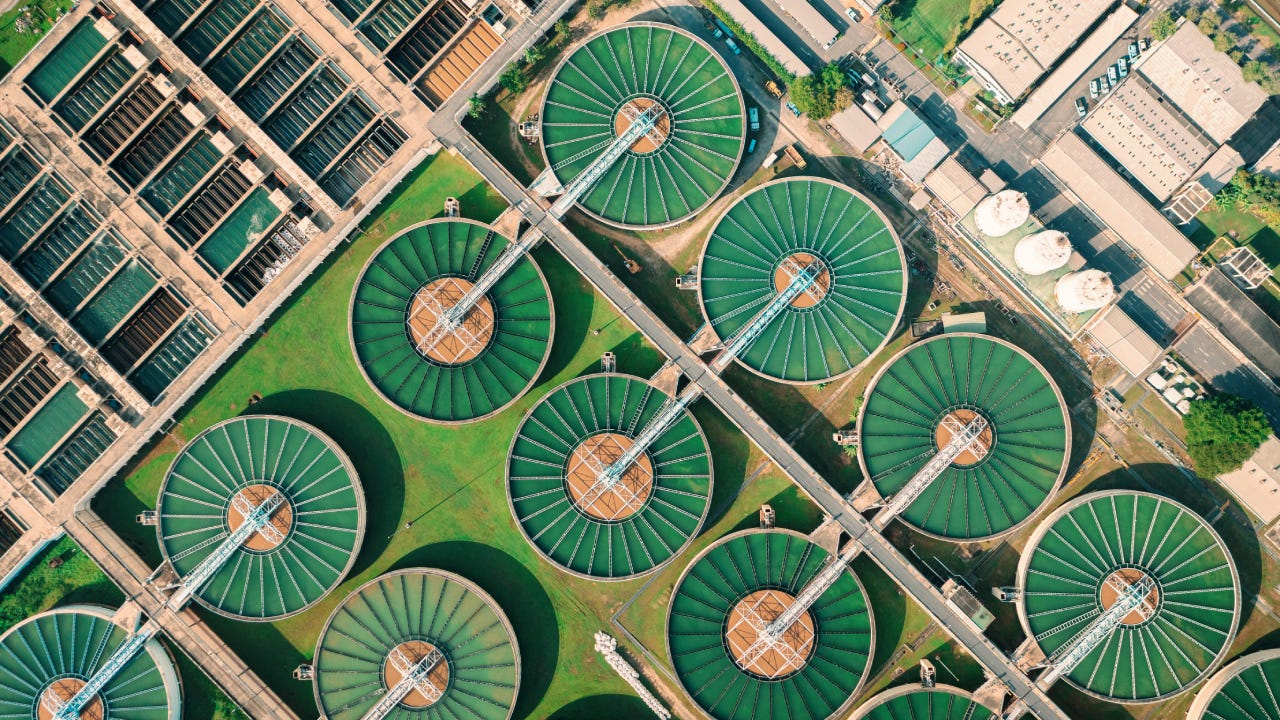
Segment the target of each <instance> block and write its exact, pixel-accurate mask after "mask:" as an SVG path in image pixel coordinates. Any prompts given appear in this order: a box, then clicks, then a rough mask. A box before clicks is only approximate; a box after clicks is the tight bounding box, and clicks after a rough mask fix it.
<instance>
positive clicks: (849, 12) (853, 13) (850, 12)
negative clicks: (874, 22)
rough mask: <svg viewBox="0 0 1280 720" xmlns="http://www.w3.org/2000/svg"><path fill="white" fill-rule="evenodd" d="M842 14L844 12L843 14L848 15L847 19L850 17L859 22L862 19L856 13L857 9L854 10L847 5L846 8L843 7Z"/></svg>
mask: <svg viewBox="0 0 1280 720" xmlns="http://www.w3.org/2000/svg"><path fill="white" fill-rule="evenodd" d="M844 14H845V15H848V16H849V19H850V20H852V21H854V22H861V21H862V16H861V15H858V11H857V10H854V9H853V8H851V7H847V8H845V9H844Z"/></svg>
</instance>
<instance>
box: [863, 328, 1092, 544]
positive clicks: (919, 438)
mask: <svg viewBox="0 0 1280 720" xmlns="http://www.w3.org/2000/svg"><path fill="white" fill-rule="evenodd" d="M865 397H866V400H865V401H864V402H863V404H862V408H861V410H860V412H859V415H858V441H859V453H858V462H859V464H860V466H861V468H862V475H863V477H865V478H868V482H869V483H870V484H871V485H872V486H873V487H874V491H875V492H876V493H877V494H878V495H879V496H880V497H882V498H886V499H888V498H895V497H898V496H899V495H900V494H901V493H904V492H907V493H910V492H912V491H910V490H907V488H908V487H909V486H911V485H912V484H913V483H916V482H918V480H917V478H919V477H920V476H921V473H922V472H924V471H925V470H926V468H932V467H934V466H935V465H936V464H937V463H936V461H935V458H938V457H940V456H942V452H941V451H942V449H943V448H945V447H947V446H948V444H949V443H951V442H952V440H953V438H957V437H960V436H964V434H965V429H966V428H967V426H969V425H970V424H971V423H973V422H974V421H975V420H977V419H978V418H981V419H982V420H983V421H985V422H983V423H982V425H983V427H982V428H981V429H980V430H979V431H978V432H977V433H976V436H975V437H974V439H973V441H972V442H970V443H969V444H968V445H967V446H966V449H965V450H963V451H962V452H960V453H959V454H957V455H956V456H955V457H954V458H950V461H949V462H948V463H947V465H946V466H945V467H941V468H939V469H938V470H937V473H936V477H933V476H932V475H930V477H929V478H928V484H927V486H926V487H922V488H920V489H919V491H918V492H915V493H914V495H915V496H914V497H913V498H911V499H910V502H909V503H907V504H906V506H905V507H903V508H901V509H900V510H899V511H898V513H897V515H898V517H900V518H901V519H902V520H903V521H904V522H906V523H907V524H909V525H910V526H911V527H913V528H916V529H918V530H920V531H922V532H925V533H928V534H930V535H933V536H936V537H940V538H943V539H948V540H965V541H969V540H981V539H987V538H990V537H994V536H998V535H1002V534H1004V533H1007V532H1010V531H1011V530H1013V529H1015V528H1017V527H1019V526H1020V525H1022V524H1023V523H1024V522H1026V521H1027V520H1029V519H1030V518H1031V517H1032V516H1034V515H1035V514H1036V512H1037V511H1038V510H1039V509H1040V507H1041V506H1043V505H1044V504H1045V503H1046V502H1048V500H1049V498H1051V497H1052V496H1053V493H1054V492H1055V491H1056V490H1057V488H1058V484H1059V483H1060V482H1061V481H1062V477H1063V474H1064V473H1065V472H1066V470H1067V459H1068V458H1069V456H1070V448H1071V430H1070V424H1069V422H1068V419H1067V418H1068V416H1067V408H1066V402H1065V401H1064V400H1063V398H1062V393H1061V392H1060V391H1059V390H1058V386H1057V384H1056V383H1054V381H1053V378H1051V377H1050V376H1049V373H1048V371H1046V370H1045V369H1044V367H1042V366H1041V365H1040V364H1039V363H1038V362H1036V361H1035V360H1034V359H1033V358H1032V357H1031V356H1030V355H1028V354H1026V353H1025V352H1023V351H1022V350H1020V349H1018V348H1017V347H1015V346H1013V345H1011V344H1009V343H1008V342H1005V341H1003V340H998V339H996V338H993V337H990V336H985V335H974V334H969V333H948V334H945V335H939V336H936V337H933V338H930V339H928V340H925V341H923V342H919V343H916V344H914V345H911V346H909V347H907V348H906V349H904V350H902V351H901V352H899V353H898V354H897V355H895V356H894V357H893V358H891V359H890V360H889V361H888V362H887V363H885V365H884V367H883V368H881V369H880V371H879V372H878V373H876V375H875V377H874V378H872V380H871V383H870V384H869V385H868V389H867V392H866V396H865Z"/></svg>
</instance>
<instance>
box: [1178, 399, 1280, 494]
mask: <svg viewBox="0 0 1280 720" xmlns="http://www.w3.org/2000/svg"><path fill="white" fill-rule="evenodd" d="M1182 426H1183V428H1184V429H1186V431H1187V452H1188V454H1190V455H1191V460H1192V461H1193V462H1195V465H1196V470H1197V471H1199V473H1200V474H1201V475H1202V476H1204V477H1217V476H1218V475H1221V474H1223V473H1228V472H1231V471H1232V470H1235V469H1237V468H1239V467H1240V466H1241V465H1243V464H1244V461H1245V460H1248V459H1249V457H1250V456H1252V455H1253V453H1254V451H1255V450H1257V449H1258V446H1259V445H1261V444H1262V442H1263V441H1264V440H1266V439H1267V436H1269V435H1270V434H1271V426H1270V425H1269V424H1268V423H1267V417H1266V415H1263V414H1262V408H1260V407H1258V406H1257V405H1255V404H1253V403H1252V402H1250V401H1249V400H1246V399H1244V398H1242V397H1240V396H1238V395H1230V394H1225V393H1224V394H1221V395H1214V396H1212V397H1208V398H1205V399H1203V400H1193V401H1191V408H1190V409H1189V410H1188V411H1187V414H1186V415H1184V416H1183V418H1182Z"/></svg>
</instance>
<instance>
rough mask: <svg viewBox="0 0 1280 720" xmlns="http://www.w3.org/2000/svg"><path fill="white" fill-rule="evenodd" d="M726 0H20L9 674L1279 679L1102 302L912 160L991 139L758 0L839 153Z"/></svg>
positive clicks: (241, 691)
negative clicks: (998, 234)
mask: <svg viewBox="0 0 1280 720" xmlns="http://www.w3.org/2000/svg"><path fill="white" fill-rule="evenodd" d="M1006 1H1007V2H1013V1H1014V0H1006ZM921 4H922V5H925V4H927V3H921ZM740 5H741V3H738V2H736V0H730V1H728V2H726V3H724V4H714V6H713V4H709V3H708V4H706V5H705V6H704V5H701V4H698V5H694V4H689V3H687V2H686V1H685V0H680V1H679V2H676V3H674V4H666V3H663V4H659V3H653V2H649V1H648V0H641V2H638V3H633V4H620V3H613V2H597V1H596V0H592V2H588V3H580V4H574V3H568V2H566V3H559V4H556V3H547V2H543V3H538V2H533V1H532V0H485V1H484V2H473V1H471V0H341V1H339V2H335V3H332V4H327V5H326V7H324V8H320V7H319V6H313V5H311V4H308V3H306V2H301V1H300V0H146V1H143V0H86V1H85V2H80V3H75V4H70V3H67V2H64V0H33V3H32V4H30V5H27V6H23V7H21V8H16V9H14V10H13V11H11V12H13V13H15V15H14V17H16V18H18V20H12V21H9V20H6V19H5V18H8V16H7V15H6V16H5V18H0V60H2V61H4V62H7V63H8V65H5V67H9V70H8V74H6V75H4V76H3V77H2V78H0V720H4V719H8V718H11V719H12V720H244V719H247V718H251V719H253V720H306V719H309V718H314V717H319V718H320V719H321V720H384V719H387V720H517V719H518V720H524V719H525V718H536V719H538V720H543V719H547V720H598V719H600V718H619V719H621V718H628V719H629V718H644V717H649V716H653V717H657V718H659V720H670V719H671V718H677V717H678V718H682V719H684V718H688V719H689V720H696V719H703V720H766V719H774V720H783V719H784V718H785V719H787V720H997V719H999V720H1018V718H1024V717H1026V718H1030V717H1037V718H1040V720H1069V719H1070V718H1073V717H1079V718H1093V717H1094V716H1095V715H1096V717H1097V719H1098V720H1113V719H1114V720H1125V719H1126V718H1133V717H1151V718H1155V717H1160V718H1165V717H1168V718H1170V719H1176V718H1181V717H1184V716H1185V717H1186V718H1187V719H1188V720H1280V703H1278V702H1277V701H1276V698H1277V697H1280V687H1278V686H1277V683H1280V658H1277V655H1276V652H1277V651H1276V650H1275V649H1274V648H1272V647H1271V646H1270V645H1268V643H1270V642H1271V640H1270V638H1271V636H1270V635H1268V632H1270V630H1273V629H1274V627H1273V626H1280V621H1276V622H1272V619H1271V618H1274V616H1273V615H1271V614H1270V613H1269V612H1268V611H1264V610H1261V609H1260V608H1266V607H1270V606H1267V605H1264V604H1263V603H1264V602H1265V600H1264V598H1266V597H1267V596H1268V593H1271V592H1272V591H1273V589H1272V588H1268V587H1266V585H1267V583H1266V582H1264V581H1263V578H1271V579H1272V580H1274V577H1275V572H1276V570H1275V568H1273V567H1272V566H1271V564H1270V561H1269V560H1267V559H1266V558H1267V555H1266V553H1264V552H1261V551H1260V550H1259V548H1258V547H1257V546H1253V545H1250V543H1249V542H1248V540H1249V539H1251V538H1252V535H1250V536H1249V538H1242V536H1241V532H1240V529H1239V528H1238V527H1237V526H1236V524H1233V523H1235V522H1236V520H1237V519H1238V518H1237V515H1241V514H1242V513H1241V512H1237V511H1238V508H1234V507H1233V506H1231V505H1230V503H1224V502H1223V499H1222V498H1221V497H1219V496H1217V495H1215V494H1212V493H1209V492H1200V490H1197V488H1200V486H1199V485H1194V484H1193V483H1192V479H1190V476H1191V473H1190V472H1185V471H1186V470H1187V469H1186V468H1178V467H1176V466H1175V465H1173V464H1170V462H1171V460H1170V459H1169V458H1170V457H1173V456H1172V455H1171V454H1170V453H1165V454H1164V455H1158V454H1157V455H1154V456H1155V457H1159V458H1161V459H1160V460H1158V461H1155V460H1152V459H1151V458H1152V457H1153V452H1154V451H1152V452H1147V450H1141V451H1139V450H1135V447H1137V446H1136V445H1135V444H1134V439H1133V435H1134V433H1133V432H1131V431H1130V430H1121V431H1116V429H1115V427H1111V426H1107V427H1106V430H1104V429H1103V427H1104V425H1105V424H1106V423H1107V422H1108V420H1107V419H1106V418H1102V417H1099V416H1098V415H1096V414H1095V411H1097V410H1098V409H1099V407H1100V405H1099V403H1100V402H1102V399H1103V398H1105V397H1108V396H1106V395H1105V394H1104V391H1103V390H1102V389H1100V388H1099V387H1095V386H1094V385H1093V384H1091V383H1092V382H1093V381H1092V380H1090V379H1088V378H1087V377H1086V376H1088V373H1089V372H1091V371H1092V370H1093V369H1094V368H1095V367H1103V368H1104V370H1105V371H1106V372H1110V373H1116V372H1119V370H1118V369H1117V367H1118V366H1116V364H1115V362H1114V361H1112V360H1111V359H1109V358H1102V359H1099V358H1101V357H1102V356H1101V355H1090V357H1089V359H1088V360H1087V361H1086V360H1085V359H1083V358H1081V357H1079V356H1078V354H1079V353H1080V352H1082V348H1092V345H1090V343H1091V342H1092V340H1093V339H1097V338H1098V337H1100V336H1101V333H1102V330H1099V329H1098V328H1099V326H1100V325H1101V323H1102V319H1103V318H1105V317H1106V316H1107V313H1109V312H1113V311H1114V312H1118V310H1117V309H1118V308H1119V307H1120V306H1119V305H1115V306H1113V307H1109V308H1107V309H1100V310H1098V312H1097V313H1096V315H1090V316H1089V317H1088V318H1083V317H1082V318H1079V320H1080V322H1079V323H1078V324H1080V325H1082V326H1087V327H1088V328H1089V329H1088V330H1087V333H1093V334H1091V335H1090V334H1087V333H1086V334H1078V335H1076V336H1071V337H1066V336H1061V335H1055V334H1053V333H1057V332H1058V330H1057V329H1056V328H1057V327H1058V325H1057V324H1055V322H1054V321H1051V320H1050V319H1045V318H1042V317H1040V316H1039V315H1036V314H1035V313H1037V312H1039V310H1038V309H1037V308H1038V306H1035V305H1034V304H1026V303H1019V302H1016V301H1015V299H1014V298H1016V295H1011V294H1009V293H1008V292H1006V291H1007V290H1008V288H1007V287H1005V285H1003V284H1002V282H1003V281H1002V280H1001V277H1002V276H999V275H997V274H992V273H993V272H995V273H998V272H999V268H994V269H993V268H991V267H987V266H986V265H984V264H983V263H982V262H981V261H980V258H977V257H976V256H973V255H970V254H966V252H967V251H963V248H962V247H961V246H960V245H959V244H957V243H958V241H957V240H956V238H953V237H951V235H950V232H951V231H952V230H955V231H956V232H960V231H959V230H957V228H955V227H951V226H952V225H955V223H953V222H951V220H954V218H951V216H950V215H947V214H946V213H947V212H951V211H949V210H944V209H942V208H941V206H940V205H938V204H936V203H933V204H930V199H929V198H930V196H929V194H928V193H934V195H937V194H938V190H937V187H936V184H935V185H934V186H933V187H930V184H929V183H927V182H926V183H924V184H921V183H920V182H918V179H917V180H914V181H912V183H908V184H904V183H903V182H898V181H896V180H894V176H895V173H897V172H899V171H902V172H903V173H905V174H907V175H908V176H910V175H911V173H912V172H914V170H913V168H915V165H914V164H913V163H919V162H923V160H916V161H910V160H909V159H906V158H899V157H898V156H897V155H894V153H899V154H900V153H901V152H904V150H903V147H905V146H904V142H905V144H906V145H913V146H914V145H919V146H920V148H925V149H928V150H929V152H928V153H925V152H923V151H921V154H922V157H925V158H927V157H930V156H932V155H937V162H939V163H940V162H942V159H943V157H944V156H947V157H948V161H949V162H951V163H954V164H955V166H956V167H960V168H961V170H964V168H963V167H961V165H962V163H961V162H960V160H957V159H956V156H954V155H948V154H947V152H943V150H946V148H945V145H946V143H944V142H943V141H942V140H941V139H939V138H936V137H935V138H933V139H934V140H936V141H937V142H936V143H931V142H929V141H928V139H927V138H925V133H926V132H927V131H928V127H927V125H926V124H925V123H924V122H923V120H921V119H920V118H919V117H917V118H916V120H918V121H919V123H918V124H916V125H912V127H911V128H908V129H907V130H903V126H902V125H900V124H899V120H895V118H899V119H901V118H907V119H908V120H909V119H910V117H914V115H912V116H909V115H908V113H913V112H914V111H910V110H905V106H904V105H902V103H898V104H896V105H894V108H893V109H889V108H887V107H884V108H882V107H880V105H883V104H884V103H883V102H881V100H880V99H877V100H875V101H873V100H871V99H870V98H871V96H872V95H876V88H882V85H878V84H875V83H880V82H881V81H880V80H876V81H875V83H872V84H871V85H870V86H869V87H864V86H867V85H868V82H870V81H869V80H868V78H871V77H872V74H874V73H876V72H880V71H878V70H875V69H874V68H871V67H868V68H867V69H868V71H869V72H868V73H866V74H863V73H860V72H855V71H854V63H855V61H856V56H857V53H856V52H854V46H855V44H856V43H855V40H857V39H858V38H859V36H860V35H861V34H863V33H864V31H869V30H868V29H869V28H870V27H871V24H870V23H871V21H870V20H868V22H866V23H863V22H859V21H858V19H857V18H856V17H855V15H856V13H852V12H850V13H845V14H841V13H839V12H838V11H839V8H837V9H836V10H835V11H832V12H831V13H828V12H827V9H818V10H815V8H814V7H811V6H809V5H803V7H801V6H798V5H792V6H788V9H787V12H786V13H784V14H783V15H784V16H785V17H783V16H778V17H777V18H775V19H777V20H778V22H779V23H780V24H779V25H778V27H784V26H790V25H792V24H795V26H796V27H795V28H792V29H791V30H789V31H788V32H789V33H791V34H795V33H794V30H796V29H797V28H799V29H800V30H802V31H803V34H796V38H799V39H800V40H799V41H800V42H802V43H808V41H807V40H805V39H804V38H808V37H810V36H812V37H817V36H816V35H815V34H814V32H815V31H814V28H818V30H820V31H821V32H826V31H825V29H823V28H822V25H823V24H824V23H825V24H826V25H831V19H832V18H827V17H826V16H827V15H828V14H830V15H832V16H833V17H834V16H839V17H844V18H848V19H849V21H848V22H846V21H845V20H840V23H841V26H840V27H838V28H837V27H834V26H832V32H833V34H834V36H835V37H834V39H832V42H831V43H829V44H828V46H826V47H822V48H820V51H818V50H814V48H809V49H810V50H814V52H813V53H812V55H813V57H815V58H828V57H829V58H831V59H835V60H838V61H839V63H838V64H839V67H838V69H840V70H841V73H840V74H841V75H842V76H843V78H844V79H842V80H841V81H840V82H841V88H840V92H838V93H834V91H833V94H835V95H836V99H837V100H838V101H839V103H841V104H842V105H850V101H849V98H848V97H846V96H847V95H849V94H851V93H846V92H845V91H846V90H848V91H852V90H853V89H854V87H855V86H856V87H858V88H859V93H858V94H857V95H853V100H852V101H851V102H852V103H855V104H854V105H850V106H849V107H847V108H842V112H857V113H864V114H867V117H868V118H870V117H871V114H875V113H880V114H879V115H877V117H878V118H880V119H882V120H884V122H883V123H882V124H884V125H885V127H880V125H879V124H877V122H876V120H868V122H870V125H871V126H874V127H875V128H876V132H877V134H878V135H883V137H884V138H885V140H884V141H883V142H880V143H878V144H876V145H875V149H873V150H872V151H870V152H867V153H861V152H855V153H850V152H848V148H847V147H845V143H846V141H845V140H844V139H842V137H843V136H841V135H840V132H839V130H838V128H837V126H841V127H847V125H846V124H845V123H843V122H841V121H839V120H837V119H836V118H835V117H833V118H832V121H831V122H830V123H828V122H826V121H821V120H819V121H815V120H813V118H814V117H816V115H817V113H814V112H813V111H812V110H809V109H808V106H809V103H807V102H806V101H805V99H804V90H803V88H804V85H803V82H804V81H803V80H802V78H803V77H804V75H805V72H797V71H793V70H786V72H783V70H784V69H786V67H787V64H788V63H790V62H792V58H791V57H790V56H789V55H788V54H790V55H794V53H793V52H792V51H791V50H787V51H786V53H782V50H784V49H786V43H785V42H782V43H779V42H776V41H777V38H773V37H772V34H773V32H775V29H771V28H774V24H773V22H772V21H770V22H761V21H760V20H759V19H758V18H756V17H755V13H756V10H753V9H748V8H746V7H745V6H743V7H739V6H740ZM810 11H811V12H810ZM770 12H773V10H772V9H770ZM815 13H816V15H815ZM557 21H562V22H557ZM6 22H8V24H7V25H6ZM34 27H38V28H39V32H35V31H34V30H32V31H30V32H29V33H26V34H24V32H25V31H21V30H19V29H17V28H28V29H30V28H34ZM6 28H15V30H14V31H13V33H10V34H13V35H19V36H22V37H20V38H18V39H20V40H22V41H23V42H24V43H26V45H27V46H33V47H27V48H25V49H24V51H23V52H24V53H25V55H24V54H23V53H15V54H14V55H13V57H12V58H11V57H10V55H7V54H5V52H7V51H8V49H9V47H10V45H12V47H15V48H16V47H18V46H17V45H16V44H13V43H14V42H16V41H15V40H14V39H13V38H9V39H6V33H9V30H7V29H6ZM787 37H789V35H788V36H787ZM770 38H772V40H771V39H770ZM28 41H29V42H28ZM877 42H878V40H877ZM6 43H8V44H6ZM793 44H794V43H793ZM837 44H839V45H837ZM819 45H821V42H820V43H819ZM846 46H847V47H846ZM868 47H870V46H869V45H868ZM28 50H29V52H27V51H28ZM775 52H777V53H780V55H779V56H778V57H774V56H773V55H772V54H771V53H775ZM802 54H804V55H805V56H806V57H807V56H808V55H809V54H810V53H808V52H807V51H806V52H805V53H802ZM795 62H798V63H800V64H808V61H807V60H803V59H801V58H799V57H798V56H797V57H796V58H795ZM813 69H817V66H815V68H813ZM819 72H820V73H821V76H822V77H823V78H826V79H829V78H830V77H831V73H829V72H821V71H819ZM814 77H815V78H816V77H819V75H815V76H814ZM826 79H824V82H825V81H826ZM926 81H927V79H926ZM883 87H887V86H883ZM862 90H865V91H866V92H862ZM877 97H879V96H877ZM877 103H880V104H879V105H878V104H877ZM800 105H804V106H806V107H805V109H803V110H802V109H801V107H799V106H800ZM868 108H870V109H868ZM872 110H874V111H875V113H872V112H871V111H872ZM919 115H920V116H921V117H923V116H925V115H927V113H926V111H925V109H924V108H921V109H920V110H919ZM845 117H846V120H847V116H845ZM885 118H887V120H885ZM964 122H967V120H966V121H964ZM908 124H911V123H908ZM940 146H942V147H940ZM920 148H916V149H917V150H919V149H920ZM935 151H937V152H935ZM939 153H940V154H939ZM909 154H910V153H909ZM966 159H967V157H966ZM899 160H902V162H899ZM935 164H936V163H935ZM945 167H948V168H950V165H948V166H945ZM951 170H954V168H951ZM965 172H968V170H965ZM935 179H936V178H935ZM952 179H953V180H954V178H952ZM997 180H999V178H998V177H997V178H995V179H992V178H991V177H989V176H987V175H984V176H983V179H982V181H981V182H979V181H978V180H976V179H975V180H974V181H973V183H970V184H969V185H966V186H965V187H966V188H967V189H966V190H965V191H964V193H961V194H965V193H967V194H969V195H973V196H974V197H972V198H970V199H972V201H973V204H974V205H975V206H976V205H978V204H979V203H980V202H981V201H982V200H983V199H984V198H991V197H1003V196H1002V195H1000V193H1001V190H1000V189H998V188H996V187H994V186H995V185H996V184H997V182H996V181H997ZM895 183H896V184H895ZM1000 184H1001V187H1003V182H1001V183H1000ZM904 191H906V192H904ZM1005 192H1011V191H1005ZM1019 197H1022V196H1021V195H1019ZM908 198H909V201H908V200H907V199H908ZM922 199H923V201H924V202H925V205H923V206H922V205H920V202H919V201H921V200H922ZM952 200H954V198H952ZM1050 224H1051V223H1050ZM1055 237H1057V236H1055ZM1063 237H1065V235H1064V236H1063ZM961 254H963V255H964V257H963V259H962V258H961V257H960V255H961ZM1069 255H1070V253H1064V257H1067V261H1068V262H1071V261H1072V259H1073V258H1072V257H1068V256H1069ZM948 260H950V262H948ZM1091 262H1092V260H1091ZM1074 267H1075V266H1073V268H1074ZM1116 282H1117V283H1120V282H1121V280H1120V279H1117V280H1116ZM1014 289H1015V290H1016V288H1014ZM1010 306H1013V307H1012V308H1011V307H1010ZM1113 329H1114V328H1113ZM1120 329H1121V330H1123V329H1124V328H1120ZM1082 332H1085V331H1082ZM1091 363H1092V365H1091ZM1130 374H1132V373H1130ZM1135 377H1136V376H1135ZM1082 378H1083V379H1082ZM1144 397H1145V396H1144ZM1151 398H1152V400H1153V401H1159V397H1156V396H1154V395H1152V396H1151ZM1142 403H1145V399H1144V400H1142V401H1140V402H1139V403H1138V404H1139V405H1141V404H1142ZM1143 408H1144V409H1142V410H1141V411H1139V410H1138V409H1137V408H1136V407H1127V408H1121V409H1120V410H1123V411H1124V412H1125V413H1128V415H1127V417H1137V416H1139V415H1140V414H1141V413H1146V415H1149V416H1152V417H1156V416H1157V415H1159V412H1153V411H1152V410H1151V409H1150V407H1149V405H1144V406H1143ZM1120 410H1116V409H1115V408H1112V410H1111V411H1112V412H1113V413H1115V414H1117V415H1118V414H1119V413H1120ZM1117 427H1118V426H1117ZM1126 427H1127V426H1126ZM1142 442H1143V443H1146V442H1147V440H1146V439H1143V440H1142ZM1168 447H1172V444H1171V445H1169V446H1165V449H1168ZM1141 448H1147V445H1146V444H1143V445H1142V446H1141ZM1143 453H1145V454H1143ZM1122 456H1123V457H1122ZM1201 489H1203V488H1201ZM1210 501H1212V502H1210ZM895 520H897V521H899V522H894V521H895ZM1246 534H1248V533H1246ZM1272 584H1274V583H1272ZM1276 602H1280V598H1277V599H1276ZM1273 688H1275V690H1273Z"/></svg>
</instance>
